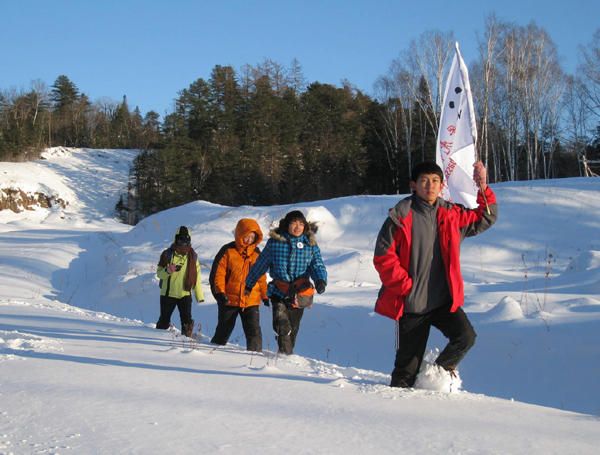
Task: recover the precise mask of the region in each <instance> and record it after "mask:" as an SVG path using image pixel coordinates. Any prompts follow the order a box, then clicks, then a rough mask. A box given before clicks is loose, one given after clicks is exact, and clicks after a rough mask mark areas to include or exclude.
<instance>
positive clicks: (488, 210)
mask: <svg viewBox="0 0 600 455" xmlns="http://www.w3.org/2000/svg"><path fill="white" fill-rule="evenodd" d="M473 145H474V149H475V161H479V151H478V150H477V140H475V142H474V143H473ZM476 183H477V186H478V187H479V191H481V195H482V196H483V200H484V201H485V208H486V209H487V213H488V215H491V212H490V206H489V205H488V201H487V197H485V193H484V192H483V188H481V179H479V180H477V182H476Z"/></svg>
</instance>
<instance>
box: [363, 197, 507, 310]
mask: <svg viewBox="0 0 600 455" xmlns="http://www.w3.org/2000/svg"><path fill="white" fill-rule="evenodd" d="M485 196H486V198H487V202H488V205H489V207H490V212H491V214H488V213H487V208H486V205H485V200H484V198H483V196H482V195H481V193H478V194H477V204H478V207H477V208H475V209H467V208H465V207H463V206H462V205H459V204H453V203H451V202H447V201H444V200H443V199H441V198H439V199H438V202H439V208H438V213H437V224H438V233H439V239H440V248H441V251H442V258H443V260H444V265H445V268H446V276H447V278H448V287H449V288H450V295H451V296H452V308H451V311H452V312H454V311H456V310H457V309H458V308H459V307H461V306H462V305H463V303H464V298H465V296H464V291H463V280H462V275H461V272H460V243H461V242H462V240H463V239H464V238H465V237H472V236H474V235H477V234H479V233H481V232H483V231H485V230H486V229H488V228H489V227H490V226H492V225H493V224H494V222H495V221H496V219H497V217H498V204H497V203H496V196H495V195H494V193H493V191H492V190H491V189H490V187H489V186H488V187H487V188H486V190H485ZM415 197H416V196H415ZM411 204H412V197H409V198H406V199H403V200H402V201H400V202H399V203H398V204H397V205H396V206H395V207H394V208H393V209H391V210H390V213H389V217H388V219H387V220H386V221H385V223H384V224H383V226H382V228H381V231H380V232H379V235H378V236H377V244H376V247H375V256H374V258H373V263H374V264H375V269H377V271H378V272H379V277H380V279H381V283H382V287H381V290H380V291H379V296H378V297H377V303H376V304H375V312H376V313H378V314H381V315H383V316H386V317H389V318H391V319H395V320H398V319H400V317H401V316H402V313H403V310H404V297H405V296H407V295H408V294H409V293H410V291H411V288H412V278H411V277H410V276H409V274H408V271H409V270H410V269H409V261H410V248H411V241H412V232H411V228H412V212H411V210H410V207H411Z"/></svg>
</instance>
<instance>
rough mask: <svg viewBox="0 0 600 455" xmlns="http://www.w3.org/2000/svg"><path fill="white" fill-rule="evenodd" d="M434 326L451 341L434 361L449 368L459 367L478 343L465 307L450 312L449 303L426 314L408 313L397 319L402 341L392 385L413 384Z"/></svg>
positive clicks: (397, 352) (403, 385)
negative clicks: (468, 352)
mask: <svg viewBox="0 0 600 455" xmlns="http://www.w3.org/2000/svg"><path fill="white" fill-rule="evenodd" d="M432 326H433V327H435V328H437V329H439V330H440V331H441V332H442V334H443V335H444V336H445V337H446V338H448V340H449V341H448V344H447V345H446V347H445V348H444V350H443V351H442V352H441V353H440V355H439V356H438V358H437V359H436V361H435V363H436V364H437V365H439V366H440V367H442V368H444V369H446V370H451V369H454V368H456V366H457V365H458V363H459V362H460V361H461V360H462V359H463V357H464V356H465V354H466V353H467V351H469V349H471V348H472V347H473V345H474V344H475V337H476V336H477V335H476V333H475V330H474V329H473V326H472V325H471V323H470V322H469V319H468V318H467V315H466V314H465V312H464V311H463V310H462V308H459V309H458V310H456V311H455V312H454V313H451V312H450V305H444V306H443V307H440V308H436V309H435V310H433V311H431V312H429V313H426V314H413V313H406V314H404V315H403V316H402V317H401V318H400V319H399V320H398V334H399V338H400V340H399V347H398V350H397V351H396V361H395V363H394V371H393V372H392V383H391V384H390V385H391V386H393V387H412V386H413V385H414V383H415V380H416V378H417V374H418V373H419V369H420V368H421V363H422V361H423V356H424V355H425V348H426V347H427V340H428V339H429V331H430V329H431V327H432Z"/></svg>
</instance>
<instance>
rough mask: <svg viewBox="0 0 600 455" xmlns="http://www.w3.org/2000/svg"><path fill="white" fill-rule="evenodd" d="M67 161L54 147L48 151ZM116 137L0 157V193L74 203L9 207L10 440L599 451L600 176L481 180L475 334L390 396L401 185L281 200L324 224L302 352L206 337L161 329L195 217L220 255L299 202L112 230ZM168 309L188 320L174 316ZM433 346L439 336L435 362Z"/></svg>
mask: <svg viewBox="0 0 600 455" xmlns="http://www.w3.org/2000/svg"><path fill="white" fill-rule="evenodd" d="M59 151H60V152H61V153H58V152H59ZM134 155H135V153H134V152H132V151H127V150H89V149H88V150H78V149H75V150H68V151H65V150H57V149H55V150H54V151H51V153H49V154H48V157H47V159H46V160H40V161H36V162H35V163H27V164H25V163H19V164H15V163H0V187H6V186H8V187H21V188H22V189H24V188H27V190H28V191H35V190H37V189H40V190H43V192H45V193H46V194H48V193H53V194H57V195H60V196H61V197H62V198H63V199H67V200H69V205H68V206H67V208H66V209H63V208H62V207H60V206H55V207H53V208H52V209H40V210H35V211H27V212H22V213H19V214H15V213H13V212H9V211H6V210H5V211H0V454H8V453H14V454H29V453H61V454H64V453H77V454H91V453H111V454H117V453H123V454H135V453H140V454H142V453H143V454H148V453H165V452H168V453H190V454H191V453H227V454H228V453H231V454H233V453H236V454H253V453H261V454H280V453H283V452H286V453H307V454H308V453H310V454H313V453H322V454H326V453H344V454H364V453H369V454H370V453H406V454H453V453H454V454H458V453H469V454H547V453H556V454H565V453H577V454H592V453H594V454H595V453H597V451H598V449H597V447H598V446H600V426H599V425H600V418H599V414H600V330H599V329H600V297H598V293H599V292H600V236H599V235H598V231H599V229H600V179H593V178H589V179H586V178H580V179H564V180H550V181H540V182H515V183H504V184H497V185H492V188H493V190H494V191H495V192H496V195H497V197H498V200H499V210H500V218H499V221H498V222H497V223H496V225H495V226H494V227H492V228H491V229H490V230H489V231H488V232H486V233H484V234H482V235H480V236H477V237H474V238H471V239H467V240H466V241H465V242H464V244H463V248H462V262H463V276H464V279H465V291H466V304H465V310H466V311H467V313H468V314H469V317H470V318H471V320H472V322H473V325H474V327H475V329H476V331H477V333H478V338H477V343H476V345H475V347H474V348H473V349H472V350H471V351H470V352H469V354H468V355H467V357H466V358H465V360H464V361H463V362H462V363H461V365H460V377H461V380H462V387H461V384H460V382H459V381H456V380H455V381H454V382H453V383H452V384H448V383H447V382H444V381H445V378H443V377H439V376H438V375H435V374H433V375H431V374H429V373H430V371H429V370H427V368H428V365H425V368H426V371H424V372H423V374H422V375H421V377H420V378H419V382H418V387H417V388H416V389H412V390H398V389H391V388H389V387H388V386H387V384H388V383H389V373H390V371H391V367H392V364H393V359H394V323H393V321H390V320H387V319H385V318H383V317H381V316H378V315H374V314H373V304H374V301H375V297H376V294H377V291H378V289H379V280H378V277H377V273H376V272H375V270H374V268H373V265H372V251H373V246H374V240H375V237H376V235H377V232H378V230H379V228H380V226H381V224H382V222H383V220H384V218H385V216H386V214H387V210H388V208H390V207H392V206H393V205H394V204H395V203H396V202H397V200H398V199H399V198H400V197H402V196H360V197H350V198H340V199H334V200H328V201H318V202H312V203H306V204H298V205H296V206H293V207H294V208H299V209H301V210H303V211H304V212H305V213H306V214H307V215H308V216H307V217H308V219H309V220H313V221H318V222H319V224H320V229H319V233H318V236H317V238H318V240H319V244H320V246H321V250H322V253H323V257H324V260H325V264H326V266H327V269H328V273H329V283H328V287H327V291H326V293H325V294H323V295H320V296H317V297H316V298H315V304H314V305H313V307H312V308H311V309H310V310H307V311H305V316H304V319H303V321H302V325H301V329H300V334H299V337H298V344H297V346H296V350H295V352H296V355H293V356H291V357H285V358H283V357H277V356H276V355H275V354H274V351H275V349H274V345H275V342H274V338H273V335H272V330H271V329H270V323H271V315H270V313H269V311H268V309H267V308H265V307H261V324H262V326H263V338H264V346H265V348H266V349H265V352H264V353H263V354H251V353H248V352H246V351H245V347H244V337H243V332H242V329H241V324H239V322H238V327H236V330H235V332H234V334H233V336H232V341H233V342H232V343H230V345H228V346H227V347H218V348H215V346H213V345H211V344H210V343H209V339H210V337H211V336H212V335H213V333H214V329H215V326H216V315H217V308H216V303H215V302H214V300H213V298H212V296H211V295H210V291H209V287H208V283H207V279H208V269H206V268H205V269H203V276H202V283H203V285H204V291H205V295H206V301H205V302H204V303H202V304H200V305H198V304H194V310H193V311H194V318H195V319H196V321H197V322H199V323H201V325H202V327H201V334H202V335H201V337H200V340H199V341H198V342H191V340H188V339H185V338H182V337H181V336H180V335H179V333H178V331H177V330H174V331H157V330H155V329H154V328H153V327H154V323H155V322H156V319H157V318H158V293H159V289H158V280H157V279H156V277H155V275H154V270H155V265H156V263H157V261H158V257H159V255H160V252H161V251H162V250H163V249H164V248H165V247H166V246H168V245H169V244H170V242H171V241H172V238H173V234H174V232H175V229H176V228H177V227H178V226H180V225H187V226H189V227H190V229H191V230H192V239H193V242H192V243H193V246H194V248H195V249H196V251H197V252H198V254H199V257H200V260H201V261H202V262H204V263H205V264H206V265H208V266H210V264H211V263H212V259H213V258H214V255H215V254H216V252H217V251H218V249H219V248H220V247H221V246H222V245H223V244H224V243H226V242H229V241H231V240H232V238H233V231H234V228H235V225H236V223H237V221H238V220H239V219H240V218H242V217H245V218H254V219H256V220H257V221H258V222H259V224H260V225H261V227H262V228H263V231H264V232H267V231H268V229H269V227H270V226H271V225H272V224H273V223H276V222H277V221H278V220H279V219H280V218H281V217H282V216H283V215H284V214H285V213H287V212H288V211H289V210H290V209H291V208H292V206H278V207H277V206H276V207H237V208H231V207H224V206H219V205H215V204H210V203H207V202H195V203H192V204H188V205H185V206H183V207H178V208H174V209H171V210H167V211H165V212H162V213H159V214H156V215H154V216H152V217H149V218H147V219H144V220H143V221H141V222H140V223H139V224H138V225H137V226H135V227H133V228H132V227H130V226H126V225H123V224H120V223H118V222H117V221H116V220H115V218H114V211H113V209H114V205H115V203H116V202H117V199H118V195H119V192H120V191H122V190H124V188H125V185H126V180H127V174H128V169H129V163H130V162H131V160H132V159H133V157H134ZM172 322H173V323H174V325H175V326H176V327H179V318H178V314H177V312H176V313H175V314H174V317H173V320H172ZM444 345H445V341H444V339H443V337H442V336H441V335H440V334H439V333H438V332H437V331H435V330H434V331H433V332H432V336H431V338H430V343H429V349H430V350H431V353H430V358H431V359H432V358H434V355H435V350H436V349H442V348H443V347H444Z"/></svg>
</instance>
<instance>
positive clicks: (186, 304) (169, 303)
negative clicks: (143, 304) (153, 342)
mask: <svg viewBox="0 0 600 455" xmlns="http://www.w3.org/2000/svg"><path fill="white" fill-rule="evenodd" d="M175 307H177V308H178V309H179V318H180V319H181V333H183V334H184V335H185V336H188V337H189V336H191V335H192V332H193V330H194V320H193V319H192V296H191V295H188V296H185V297H182V298H180V299H176V298H175V297H167V296H164V295H161V296H160V317H159V318H158V322H157V323H156V328H157V329H162V330H166V329H168V328H169V326H170V325H171V315H172V314H173V311H175Z"/></svg>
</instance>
